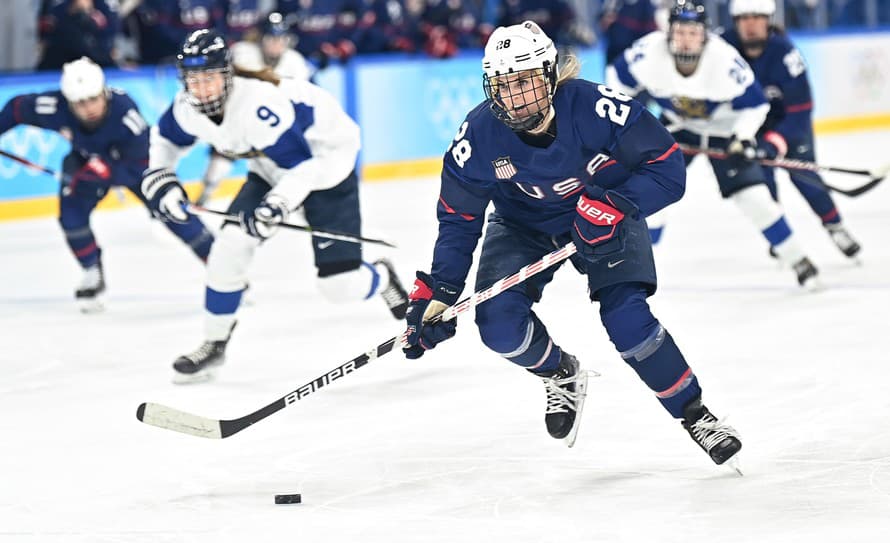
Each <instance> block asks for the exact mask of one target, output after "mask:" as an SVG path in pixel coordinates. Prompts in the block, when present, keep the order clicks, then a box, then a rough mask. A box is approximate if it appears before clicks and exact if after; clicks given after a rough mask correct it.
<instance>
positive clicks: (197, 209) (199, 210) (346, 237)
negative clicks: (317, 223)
mask: <svg viewBox="0 0 890 543" xmlns="http://www.w3.org/2000/svg"><path fill="white" fill-rule="evenodd" d="M186 210H188V211H189V212H191V213H194V214H196V215H216V216H217V217H222V218H224V219H225V220H227V221H230V222H233V223H235V224H238V222H239V219H238V215H230V214H228V213H226V212H225V211H218V210H216V209H208V208H206V207H203V206H199V205H196V204H188V205H186ZM278 226H280V227H282V228H288V229H290V230H300V231H301V232H308V233H310V234H312V235H313V236H318V237H320V238H328V239H336V240H340V241H350V242H352V243H372V244H375V245H383V246H386V247H392V248H393V249H396V248H397V247H396V246H395V245H393V244H392V243H390V242H388V241H386V240H384V239H374V238H366V237H364V236H354V235H352V234H347V233H344V232H334V231H332V230H316V229H315V228H312V227H311V226H304V225H302V224H293V223H289V222H282V223H279V224H278Z"/></svg>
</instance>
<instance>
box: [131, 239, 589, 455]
mask: <svg viewBox="0 0 890 543" xmlns="http://www.w3.org/2000/svg"><path fill="white" fill-rule="evenodd" d="M575 250H576V249H575V245H574V243H569V244H567V245H565V246H563V247H562V248H561V249H557V250H556V251H553V252H552V253H549V254H547V255H544V257H543V258H541V259H540V260H538V261H537V262H533V263H531V264H529V265H527V266H523V267H522V268H521V269H520V270H519V271H518V272H516V273H514V274H513V275H510V276H508V277H504V278H503V279H500V280H498V281H497V282H496V283H495V284H493V285H492V286H490V287H488V288H487V289H484V290H480V291H479V292H477V293H475V294H473V295H472V296H469V297H467V298H464V299H463V300H461V301H460V302H458V303H456V304H455V305H453V306H451V307H449V308H448V309H446V310H445V311H444V312H443V313H442V316H441V318H442V319H444V320H450V319H453V318H455V317H457V316H458V315H460V314H462V313H466V312H467V311H469V310H470V308H472V307H475V306H476V305H478V304H481V303H482V302H484V301H486V300H489V299H491V298H494V297H495V296H497V295H498V294H500V293H502V292H504V291H505V290H507V289H509V288H510V287H513V286H515V285H518V284H519V283H522V282H523V281H525V280H526V279H528V278H529V277H532V276H533V275H536V274H538V273H540V272H542V271H544V270H546V269H547V268H550V267H551V266H553V265H555V264H558V263H560V262H562V261H563V260H565V259H567V258H569V257H570V256H572V255H573V254H575ZM404 339H405V334H402V335H400V336H395V337H393V338H390V339H388V340H386V341H384V342H383V343H381V344H380V345H378V346H376V347H374V348H373V349H371V350H370V351H368V352H366V353H362V354H360V355H358V356H357V357H355V358H353V359H352V360H349V361H348V362H345V363H343V364H341V365H339V366H337V367H336V368H334V369H332V370H331V371H329V372H327V373H325V374H324V375H322V376H321V377H319V378H317V379H313V380H312V381H309V382H308V383H306V384H305V385H303V386H301V387H299V388H297V389H296V390H293V391H291V392H289V393H287V394H286V395H284V396H282V397H281V398H278V399H277V400H275V401H274V402H272V403H270V404H269V405H267V406H265V407H263V408H261V409H258V410H256V411H254V412H253V413H250V414H249V415H245V416H243V417H240V418H237V419H230V420H219V419H211V418H207V417H201V416H198V415H193V414H191V413H186V412H185V411H180V410H179V409H176V408H173V407H167V406H165V405H161V404H156V403H143V404H141V405H140V406H139V408H138V409H136V418H137V419H139V420H140V421H142V422H144V423H145V424H150V425H152V426H157V427H158V428H163V429H165V430H171V431H174V432H180V433H183V434H190V435H193V436H198V437H206V438H209V439H224V438H227V437H229V436H231V435H233V434H237V433H238V432H240V431H241V430H243V429H245V428H247V427H248V426H250V425H252V424H256V423H257V422H259V421H261V420H263V419H264V418H266V417H268V416H270V415H272V414H274V413H277V412H278V411H281V410H282V409H284V408H285V407H290V406H292V405H293V404H295V403H296V402H297V401H299V400H302V399H303V398H305V397H306V396H309V395H310V394H312V393H314V392H317V391H318V390H319V389H320V388H322V387H325V386H327V385H329V384H331V383H332V382H334V381H336V380H337V379H340V378H342V377H345V376H346V375H349V374H350V373H352V372H354V371H356V370H357V369H359V368H361V367H363V366H365V365H367V364H368V363H369V362H371V361H372V360H376V359H377V358H380V357H381V356H383V355H385V354H387V353H389V352H390V351H392V350H393V348H394V347H395V346H396V344H397V343H398V344H401V343H403V342H404Z"/></svg>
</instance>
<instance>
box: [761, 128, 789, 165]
mask: <svg viewBox="0 0 890 543" xmlns="http://www.w3.org/2000/svg"><path fill="white" fill-rule="evenodd" d="M787 152H788V142H787V141H785V137H784V136H782V134H779V133H778V132H776V131H775V130H770V131H768V132H767V133H766V134H764V135H763V137H762V138H761V139H760V141H759V142H758V144H757V158H766V159H769V160H773V159H776V158H782V157H784V156H785V154H786V153H787Z"/></svg>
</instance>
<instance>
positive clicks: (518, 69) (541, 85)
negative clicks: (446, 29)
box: [482, 21, 558, 131]
mask: <svg viewBox="0 0 890 543" xmlns="http://www.w3.org/2000/svg"><path fill="white" fill-rule="evenodd" d="M482 71H483V72H484V73H485V75H484V81H483V86H484V89H485V95H486V97H487V98H488V99H489V100H490V101H491V110H492V112H494V114H495V116H496V117H497V118H498V119H500V120H501V121H502V122H504V123H505V124H506V125H507V126H509V127H510V128H512V129H513V130H520V131H528V130H532V129H534V128H536V127H537V126H538V125H540V124H541V123H542V122H543V121H544V119H546V118H547V116H548V114H549V111H550V106H551V104H552V101H553V94H554V92H555V91H556V80H557V77H558V68H557V54H556V46H555V45H554V44H553V40H551V39H550V38H549V37H548V36H547V34H545V33H544V31H543V30H541V27H539V26H538V25H537V23H534V22H532V21H525V22H523V23H520V24H517V25H512V26H501V27H498V28H497V29H495V31H494V32H492V34H491V37H490V38H489V39H488V43H487V44H486V45H485V55H484V56H483V58H482ZM529 71H531V72H529ZM522 72H528V75H531V76H533V77H532V80H533V82H534V85H535V88H536V90H537V91H538V92H536V95H535V96H536V98H534V99H533V100H532V102H528V100H526V99H525V98H524V97H523V98H520V94H519V93H516V92H515V91H511V94H506V93H505V91H504V88H508V86H506V84H505V80H504V78H505V76H511V75H512V74H521V73H522Z"/></svg>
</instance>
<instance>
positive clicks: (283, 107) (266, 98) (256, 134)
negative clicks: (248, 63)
mask: <svg viewBox="0 0 890 543" xmlns="http://www.w3.org/2000/svg"><path fill="white" fill-rule="evenodd" d="M294 107H295V106H294V103H293V102H292V101H291V99H290V98H289V97H288V95H287V93H286V92H285V90H284V89H283V88H281V87H279V86H278V85H275V84H274V83H269V82H268V81H260V80H259V79H249V78H242V77H235V81H234V83H233V91H232V95H231V96H229V99H228V102H227V104H226V110H227V111H226V115H235V116H236V117H237V118H238V119H239V120H240V122H241V123H242V124H241V126H242V127H243V129H244V132H245V136H246V137H247V139H248V140H249V141H250V142H252V145H253V146H254V147H256V148H257V149H263V148H265V147H268V146H270V145H272V144H274V143H275V142H276V141H278V139H279V138H280V137H281V135H282V134H284V133H285V132H287V131H289V130H290V129H291V128H292V127H293V126H294V121H295V120H296V110H295V109H294ZM299 132H300V133H302V129H301V130H300V131H299Z"/></svg>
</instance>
